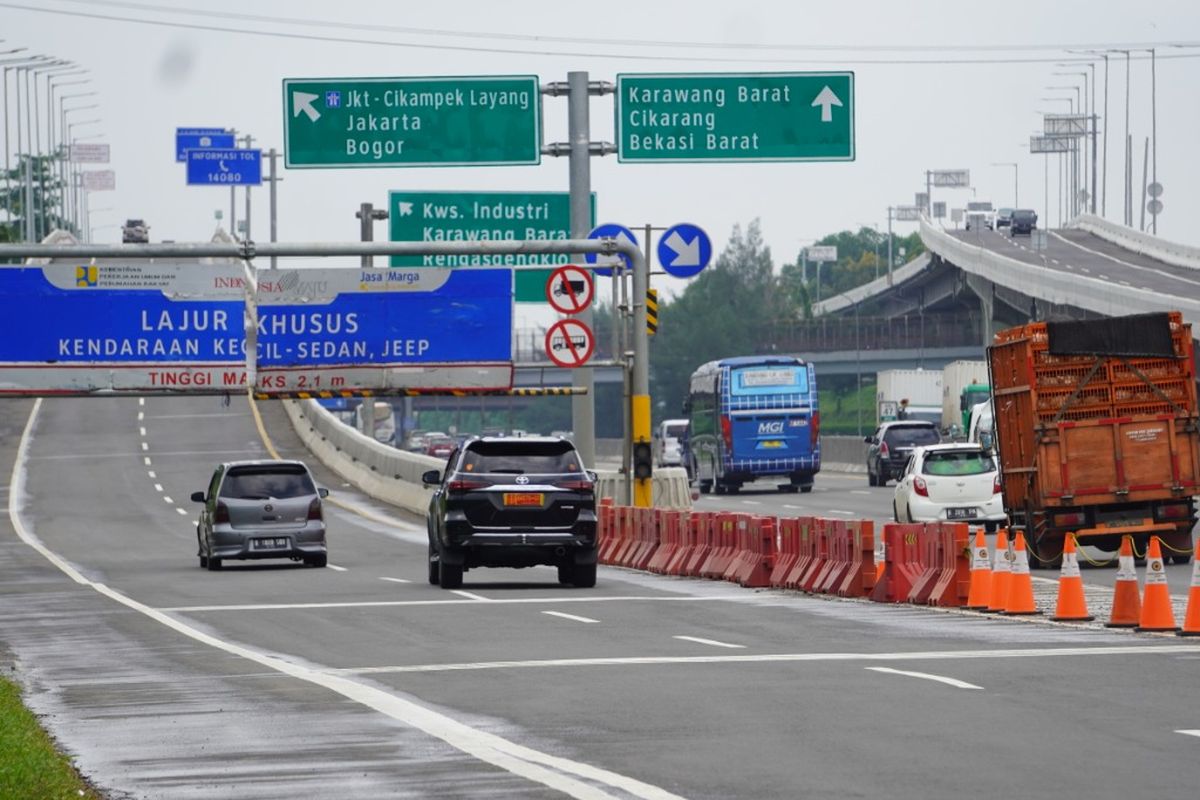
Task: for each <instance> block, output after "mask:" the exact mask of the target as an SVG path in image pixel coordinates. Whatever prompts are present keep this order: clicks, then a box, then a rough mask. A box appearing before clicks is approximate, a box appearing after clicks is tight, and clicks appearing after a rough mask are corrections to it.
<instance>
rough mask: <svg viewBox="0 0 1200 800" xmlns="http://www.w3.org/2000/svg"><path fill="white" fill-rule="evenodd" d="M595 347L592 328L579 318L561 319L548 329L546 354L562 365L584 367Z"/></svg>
mask: <svg viewBox="0 0 1200 800" xmlns="http://www.w3.org/2000/svg"><path fill="white" fill-rule="evenodd" d="M595 349H596V337H595V336H593V335H592V329H591V328H589V327H588V326H587V325H584V324H583V323H582V322H580V321H579V320H577V319H560V320H559V321H558V322H556V323H554V324H553V325H551V326H550V330H548V331H546V355H547V356H548V357H549V358H550V360H551V361H553V362H554V363H555V364H557V365H558V366H560V367H566V368H568V369H570V368H572V367H582V366H583V365H584V364H586V363H587V360H588V359H589V358H591V357H592V351H593V350H595Z"/></svg>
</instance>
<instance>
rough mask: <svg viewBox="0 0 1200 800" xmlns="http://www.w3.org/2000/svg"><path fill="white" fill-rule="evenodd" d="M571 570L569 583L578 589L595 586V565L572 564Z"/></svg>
mask: <svg viewBox="0 0 1200 800" xmlns="http://www.w3.org/2000/svg"><path fill="white" fill-rule="evenodd" d="M573 567H574V568H573V569H572V570H571V583H573V584H575V585H576V586H578V587H579V588H580V589H590V588H592V587H593V586H595V585H596V565H595V564H574V565H573Z"/></svg>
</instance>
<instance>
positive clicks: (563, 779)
mask: <svg viewBox="0 0 1200 800" xmlns="http://www.w3.org/2000/svg"><path fill="white" fill-rule="evenodd" d="M41 404H42V400H41V398H38V399H37V400H36V401H34V406H33V410H32V412H31V413H30V415H29V420H28V421H27V422H26V423H25V429H24V431H23V433H22V434H21V443H20V445H19V446H18V447H17V458H16V462H15V463H14V466H13V474H12V479H11V482H10V484H9V496H8V514H9V519H10V520H11V521H12V525H13V530H15V531H16V533H17V536H19V537H20V538H21V540H22V541H23V542H25V544H27V545H28V546H29V547H31V548H33V549H34V550H36V551H37V552H38V553H40V554H41V555H42V556H43V557H45V558H46V560H47V561H49V562H50V563H52V564H54V566H56V567H58V569H59V570H61V571H62V572H63V574H65V575H66V576H67V577H68V578H70V579H71V580H73V581H75V582H76V583H79V584H82V585H84V586H88V587H90V588H92V589H93V590H95V591H96V592H98V593H99V594H102V595H104V596H105V597H108V598H109V599H111V600H113V601H115V602H117V603H120V604H121V605H123V606H125V607H126V608H129V609H131V610H133V611H136V612H137V613H139V614H142V615H144V616H146V617H149V618H150V619H153V620H154V621H155V622H158V623H160V624H162V625H164V626H166V627H167V628H170V629H171V630H174V631H176V632H177V633H180V634H182V635H184V636H187V637H188V638H190V639H192V640H194V641H197V642H200V643H201V644H205V645H208V646H209V647H212V648H215V649H217V650H221V651H223V652H226V653H229V654H231V655H235V656H239V657H241V658H244V659H246V660H248V661H253V662H255V663H257V664H261V665H262V666H264V667H266V668H267V669H272V670H275V671H276V672H279V673H282V674H284V675H289V676H291V677H293V678H297V679H299V680H302V681H306V682H308V683H312V684H315V685H317V686H321V687H323V688H325V689H328V690H330V691H332V692H336V693H337V694H340V695H342V696H343V697H346V698H347V699H350V700H353V701H354V702H357V703H359V704H361V705H364V706H367V707H368V708H372V709H374V710H375V711H378V712H380V713H381V714H384V715H386V716H388V717H391V718H392V719H395V720H398V721H399V722H401V723H404V724H406V725H409V726H411V727H413V728H416V729H418V730H421V731H424V732H425V733H427V734H429V735H430V736H434V737H436V738H438V739H441V740H442V741H444V742H446V743H447V744H449V745H450V746H451V747H454V748H456V749H458V750H461V751H462V752H464V753H466V754H468V755H470V756H473V757H475V758H478V759H479V760H481V761H484V762H487V763H489V764H492V765H493V766H497V767H499V768H501V769H503V770H506V771H508V772H511V773H513V774H514V775H518V776H520V777H522V778H526V779H527V780H530V781H533V782H535V783H540V784H542V785H544V786H548V787H550V788H551V789H555V790H557V791H560V792H563V793H564V794H567V795H570V796H571V797H577V798H580V800H615V798H614V796H613V795H611V794H608V793H606V792H604V791H603V790H601V789H599V788H597V787H595V786H591V785H589V784H586V783H583V782H581V781H579V780H576V779H575V778H573V777H569V776H571V775H574V776H577V777H578V778H583V779H584V780H591V781H596V782H600V783H604V784H607V785H608V786H611V787H613V788H616V789H621V790H623V791H625V792H627V793H629V794H632V795H634V796H636V797H639V798H643V800H683V798H681V797H679V796H678V795H675V794H672V793H671V792H668V791H666V790H665V789H662V788H659V787H657V786H654V785H652V784H648V783H643V782H642V781H639V780H636V779H635V778H630V777H627V776H625V775H620V774H618V773H615V772H610V771H608V770H606V769H602V768H600V767H594V766H592V765H590V764H584V763H581V762H576V761H571V760H569V759H566V758H560V757H558V756H553V755H550V754H548V753H542V752H539V751H537V750H534V749H532V748H530V747H525V746H524V745H520V744H517V743H516V742H512V741H509V740H508V739H505V738H503V737H501V736H497V735H496V734H492V733H488V732H486V731H482V730H477V729H475V728H472V727H470V726H469V725H466V724H465V723H462V722H459V721H458V720H455V719H453V718H451V717H448V716H446V715H443V714H439V713H437V712H435V711H432V710H431V709H428V708H425V707H423V706H420V705H417V704H416V703H414V702H412V701H409V700H404V699H402V698H400V697H396V696H395V695H392V694H389V693H387V692H385V691H382V690H380V689H376V688H374V687H372V686H367V685H364V684H361V683H358V682H356V681H353V680H349V679H347V678H344V677H342V676H341V675H339V674H335V673H333V672H330V671H322V670H317V669H312V668H309V667H305V666H301V665H299V664H293V663H291V662H289V661H286V660H284V659H282V658H278V657H276V656H270V655H267V654H265V653H262V652H259V651H257V650H253V649H251V648H249V647H246V646H244V645H239V644H234V643H232V642H227V641H224V640H222V639H218V638H217V637H216V636H213V635H211V634H208V633H204V632H203V631H200V630H198V629H196V628H193V627H192V626H191V625H188V624H187V623H185V622H183V621H181V620H177V619H175V618H173V617H170V616H168V615H167V614H164V613H163V612H162V611H159V610H157V609H154V608H151V607H150V606H147V605H145V604H143V603H139V602H138V601H136V600H134V599H132V598H130V597H127V596H125V595H124V594H121V593H120V592H118V591H116V590H115V589H110V588H109V587H108V586H105V585H104V584H102V583H96V582H94V581H91V580H88V579H87V578H85V577H84V576H83V575H82V574H80V572H79V571H78V570H76V569H75V568H74V567H72V566H71V565H70V564H69V563H67V562H66V561H65V560H63V559H62V558H60V557H59V556H58V555H57V554H55V553H54V552H53V551H51V550H50V549H49V548H47V547H46V546H45V545H43V544H42V543H41V541H39V540H38V538H37V537H36V536H35V535H34V534H33V533H31V532H30V531H29V529H28V528H27V527H26V526H25V523H24V520H22V519H21V516H20V508H19V503H18V498H21V497H24V489H25V462H26V461H27V459H28V454H29V442H30V435H29V434H30V432H31V431H32V430H33V426H34V423H35V422H36V420H37V415H38V410H39V409H40V408H41ZM555 770H558V772H556V771H555ZM562 773H567V774H566V775H564V774H562Z"/></svg>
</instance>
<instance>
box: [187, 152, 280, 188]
mask: <svg viewBox="0 0 1200 800" xmlns="http://www.w3.org/2000/svg"><path fill="white" fill-rule="evenodd" d="M187 183H188V186H259V185H261V184H262V150H205V149H197V150H188V151H187Z"/></svg>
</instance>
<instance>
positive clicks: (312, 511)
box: [308, 497, 325, 522]
mask: <svg viewBox="0 0 1200 800" xmlns="http://www.w3.org/2000/svg"><path fill="white" fill-rule="evenodd" d="M308 519H309V521H310V522H313V521H315V522H323V521H324V520H325V517H324V516H323V514H322V512H321V498H319V497H314V498H313V499H312V502H311V503H309V504H308Z"/></svg>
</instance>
